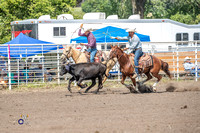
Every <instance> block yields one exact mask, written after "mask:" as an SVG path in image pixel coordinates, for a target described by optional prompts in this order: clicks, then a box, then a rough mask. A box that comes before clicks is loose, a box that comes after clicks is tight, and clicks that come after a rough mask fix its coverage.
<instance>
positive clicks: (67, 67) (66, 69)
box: [60, 64, 70, 76]
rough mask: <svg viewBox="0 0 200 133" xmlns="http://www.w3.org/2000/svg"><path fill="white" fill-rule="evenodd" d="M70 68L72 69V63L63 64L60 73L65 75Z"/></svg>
mask: <svg viewBox="0 0 200 133" xmlns="http://www.w3.org/2000/svg"><path fill="white" fill-rule="evenodd" d="M69 69H70V65H69V64H67V65H64V64H63V65H62V66H61V71H60V75H61V76H63V75H64V74H66V73H68V72H69Z"/></svg>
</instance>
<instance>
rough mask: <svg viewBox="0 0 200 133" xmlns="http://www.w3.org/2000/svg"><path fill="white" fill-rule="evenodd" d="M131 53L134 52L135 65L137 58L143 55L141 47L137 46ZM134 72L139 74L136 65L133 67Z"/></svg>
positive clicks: (137, 63) (137, 61) (137, 62)
mask: <svg viewBox="0 0 200 133" xmlns="http://www.w3.org/2000/svg"><path fill="white" fill-rule="evenodd" d="M133 53H134V54H135V58H134V64H135V66H139V58H140V57H141V56H142V55H143V52H142V49H141V48H139V49H137V50H136V51H135V52H133ZM135 72H136V73H137V74H139V71H138V67H135Z"/></svg>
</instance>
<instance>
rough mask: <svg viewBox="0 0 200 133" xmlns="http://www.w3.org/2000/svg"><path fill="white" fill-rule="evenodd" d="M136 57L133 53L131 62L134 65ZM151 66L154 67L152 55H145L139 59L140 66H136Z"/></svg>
mask: <svg viewBox="0 0 200 133" xmlns="http://www.w3.org/2000/svg"><path fill="white" fill-rule="evenodd" d="M134 57H135V55H134V54H132V53H131V54H130V60H131V63H132V65H133V60H134ZM150 66H153V59H152V57H151V55H149V54H146V53H144V54H143V55H142V56H141V57H140V59H139V66H136V67H138V68H145V67H150Z"/></svg>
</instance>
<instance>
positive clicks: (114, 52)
mask: <svg viewBox="0 0 200 133" xmlns="http://www.w3.org/2000/svg"><path fill="white" fill-rule="evenodd" d="M116 52H117V51H116V50H114V51H113V52H112V53H111V54H115V55H116V57H117V60H118V61H119V59H120V58H121V57H122V56H123V55H124V52H123V53H122V54H121V55H120V56H119V58H118V55H117V54H116Z"/></svg>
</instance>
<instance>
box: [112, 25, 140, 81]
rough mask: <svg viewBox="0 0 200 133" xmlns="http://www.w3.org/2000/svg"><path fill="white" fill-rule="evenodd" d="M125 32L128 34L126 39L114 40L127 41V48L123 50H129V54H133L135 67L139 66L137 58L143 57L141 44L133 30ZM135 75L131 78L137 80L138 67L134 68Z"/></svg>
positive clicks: (118, 38)
mask: <svg viewBox="0 0 200 133" xmlns="http://www.w3.org/2000/svg"><path fill="white" fill-rule="evenodd" d="M126 32H128V34H129V35H128V36H126V37H116V38H115V39H117V40H128V42H129V46H128V48H125V49H124V50H127V49H129V53H134V54H135V57H134V64H135V66H138V65H139V58H140V57H141V56H142V55H143V52H142V43H141V41H140V39H139V37H138V36H137V35H136V34H135V32H136V31H135V29H128V30H126ZM135 72H136V73H135V74H134V75H133V78H138V79H140V77H139V71H138V67H135Z"/></svg>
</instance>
